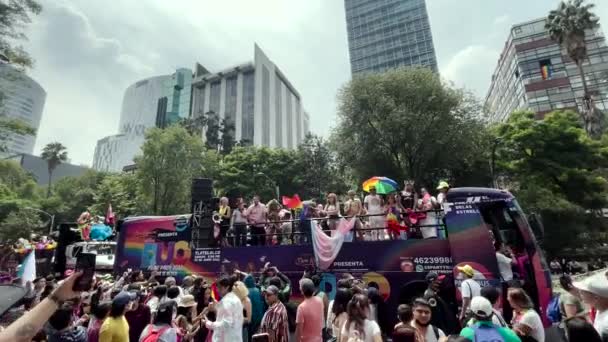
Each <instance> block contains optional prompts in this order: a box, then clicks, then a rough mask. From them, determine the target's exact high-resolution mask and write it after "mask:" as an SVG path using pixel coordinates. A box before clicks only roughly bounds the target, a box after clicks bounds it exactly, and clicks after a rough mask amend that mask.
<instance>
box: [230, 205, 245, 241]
mask: <svg viewBox="0 0 608 342" xmlns="http://www.w3.org/2000/svg"><path fill="white" fill-rule="evenodd" d="M245 211H246V210H245V203H243V202H242V201H241V202H239V204H238V205H237V207H236V208H235V209H234V211H233V212H232V218H231V220H230V229H231V230H232V233H233V234H234V242H233V246H235V247H239V246H245V245H246V244H247V241H246V240H247V213H246V212H245Z"/></svg>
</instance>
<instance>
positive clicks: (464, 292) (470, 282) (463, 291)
mask: <svg viewBox="0 0 608 342" xmlns="http://www.w3.org/2000/svg"><path fill="white" fill-rule="evenodd" d="M458 271H459V272H460V274H462V275H463V276H464V278H465V279H464V280H463V281H462V284H460V295H461V296H462V309H461V310H460V316H459V319H460V321H461V322H462V321H463V320H464V318H465V316H466V313H467V310H469V307H470V306H471V299H472V298H473V297H477V296H481V286H480V285H479V283H478V282H477V281H475V279H473V277H474V276H475V270H474V269H473V267H471V265H464V266H458Z"/></svg>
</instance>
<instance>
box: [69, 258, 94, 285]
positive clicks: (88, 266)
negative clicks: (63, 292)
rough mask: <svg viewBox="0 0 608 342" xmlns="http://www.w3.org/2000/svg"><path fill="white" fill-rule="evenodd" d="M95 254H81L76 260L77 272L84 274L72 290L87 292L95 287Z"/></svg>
mask: <svg viewBox="0 0 608 342" xmlns="http://www.w3.org/2000/svg"><path fill="white" fill-rule="evenodd" d="M96 256H97V255H96V254H94V253H80V254H78V257H77V259H76V270H75V271H76V272H79V271H80V272H82V275H81V276H79V277H78V279H76V281H75V282H74V286H73V287H72V290H74V291H87V290H89V289H90V288H91V286H93V276H94V275H95V258H96Z"/></svg>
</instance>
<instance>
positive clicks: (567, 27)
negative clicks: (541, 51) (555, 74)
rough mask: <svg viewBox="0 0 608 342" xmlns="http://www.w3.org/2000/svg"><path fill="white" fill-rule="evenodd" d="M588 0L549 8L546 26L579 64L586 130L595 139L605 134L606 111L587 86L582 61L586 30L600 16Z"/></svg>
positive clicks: (596, 21)
mask: <svg viewBox="0 0 608 342" xmlns="http://www.w3.org/2000/svg"><path fill="white" fill-rule="evenodd" d="M584 2H585V0H568V2H564V1H562V2H561V3H560V4H559V6H558V8H557V9H556V10H552V11H551V12H549V16H548V17H547V22H546V24H545V28H546V29H547V30H549V35H550V36H551V39H553V40H554V41H556V42H557V43H558V44H559V45H561V47H562V48H564V49H566V52H567V53H568V56H569V57H570V58H571V59H572V61H574V63H576V65H577V66H578V70H579V73H580V74H581V79H582V81H583V90H584V96H583V112H582V113H581V116H582V119H583V123H584V124H585V130H586V131H587V134H588V135H589V136H590V137H592V138H595V139H598V138H599V137H600V136H601V135H602V123H603V113H602V112H601V111H600V110H598V109H597V108H595V106H594V105H593V99H592V98H591V94H590V93H589V89H588V88H587V80H586V78H585V72H584V70H583V62H584V61H585V59H586V58H587V45H586V43H585V30H592V29H595V28H597V27H598V26H599V24H598V21H599V18H598V17H597V16H596V15H595V14H594V13H593V12H591V9H592V8H593V7H594V5H593V4H583V3H584Z"/></svg>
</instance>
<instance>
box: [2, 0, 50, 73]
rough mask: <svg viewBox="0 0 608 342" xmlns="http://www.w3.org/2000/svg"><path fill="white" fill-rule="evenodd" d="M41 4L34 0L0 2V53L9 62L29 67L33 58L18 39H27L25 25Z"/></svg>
mask: <svg viewBox="0 0 608 342" xmlns="http://www.w3.org/2000/svg"><path fill="white" fill-rule="evenodd" d="M41 11H42V6H40V4H39V3H38V1H34V0H10V1H3V2H1V3H0V54H1V55H4V56H5V57H6V58H8V60H9V61H11V63H14V64H16V65H21V66H23V67H31V66H32V64H33V60H32V58H31V57H30V55H29V54H28V53H27V52H26V51H25V50H24V49H23V47H22V46H19V45H16V44H17V42H19V41H24V40H27V36H26V35H25V27H26V26H27V25H28V24H29V23H31V16H32V15H38V14H39V13H40V12H41Z"/></svg>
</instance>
